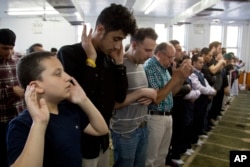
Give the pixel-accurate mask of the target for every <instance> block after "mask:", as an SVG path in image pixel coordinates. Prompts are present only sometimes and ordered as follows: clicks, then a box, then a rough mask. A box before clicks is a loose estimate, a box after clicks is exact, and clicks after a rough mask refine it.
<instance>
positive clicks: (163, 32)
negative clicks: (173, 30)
mask: <svg viewBox="0 0 250 167" xmlns="http://www.w3.org/2000/svg"><path fill="white" fill-rule="evenodd" d="M155 32H156V33H157V35H158V38H157V40H156V43H161V42H166V41H167V39H168V36H167V29H166V28H165V24H155Z"/></svg>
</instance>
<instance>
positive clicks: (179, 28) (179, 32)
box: [173, 25, 185, 47]
mask: <svg viewBox="0 0 250 167" xmlns="http://www.w3.org/2000/svg"><path fill="white" fill-rule="evenodd" d="M173 39H174V40H178V41H179V42H180V45H181V46H182V47H184V44H185V25H174V26H173Z"/></svg>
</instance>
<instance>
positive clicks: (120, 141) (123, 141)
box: [111, 126, 148, 167]
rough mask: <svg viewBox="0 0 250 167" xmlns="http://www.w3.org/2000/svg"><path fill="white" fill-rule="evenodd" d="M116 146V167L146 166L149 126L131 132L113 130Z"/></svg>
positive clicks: (114, 144)
mask: <svg viewBox="0 0 250 167" xmlns="http://www.w3.org/2000/svg"><path fill="white" fill-rule="evenodd" d="M111 134H112V140H113V146H114V167H145V161H146V151H147V143H148V130H147V126H145V127H143V128H138V129H136V130H135V131H133V132H131V133H126V134H119V133H116V132H114V131H111Z"/></svg>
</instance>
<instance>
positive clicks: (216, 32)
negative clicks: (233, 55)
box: [209, 25, 222, 43]
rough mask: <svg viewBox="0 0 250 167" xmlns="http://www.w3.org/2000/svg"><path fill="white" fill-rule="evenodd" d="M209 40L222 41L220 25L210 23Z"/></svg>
mask: <svg viewBox="0 0 250 167" xmlns="http://www.w3.org/2000/svg"><path fill="white" fill-rule="evenodd" d="M209 41H210V42H209V43H211V42H213V41H219V42H222V26H220V25H211V27H210V40H209Z"/></svg>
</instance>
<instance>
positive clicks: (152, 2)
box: [144, 0, 156, 15]
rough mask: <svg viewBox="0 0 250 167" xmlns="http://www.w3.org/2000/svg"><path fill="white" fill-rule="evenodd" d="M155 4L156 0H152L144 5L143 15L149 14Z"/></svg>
mask: <svg viewBox="0 0 250 167" xmlns="http://www.w3.org/2000/svg"><path fill="white" fill-rule="evenodd" d="M155 6H156V0H152V1H151V3H149V5H148V6H147V7H146V10H145V12H144V14H145V15H147V14H149V13H150V12H151V11H152V10H153V9H154V8H155Z"/></svg>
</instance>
